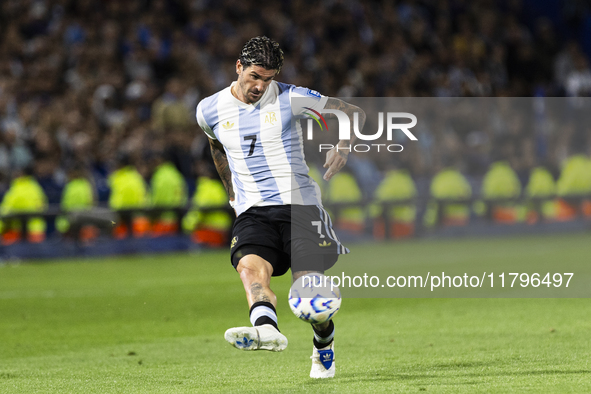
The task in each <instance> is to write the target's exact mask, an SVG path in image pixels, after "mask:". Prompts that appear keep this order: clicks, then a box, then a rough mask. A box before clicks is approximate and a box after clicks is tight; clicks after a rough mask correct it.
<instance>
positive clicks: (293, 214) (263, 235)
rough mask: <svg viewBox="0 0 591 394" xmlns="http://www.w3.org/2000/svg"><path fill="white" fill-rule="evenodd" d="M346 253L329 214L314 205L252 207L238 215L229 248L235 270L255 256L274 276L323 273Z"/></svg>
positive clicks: (347, 251)
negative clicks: (271, 267) (266, 262)
mask: <svg viewBox="0 0 591 394" xmlns="http://www.w3.org/2000/svg"><path fill="white" fill-rule="evenodd" d="M345 253H349V249H347V248H346V247H345V246H343V245H342V244H341V242H340V240H339V239H338V237H337V236H336V234H335V232H334V230H333V229H332V223H331V220H330V217H329V215H328V213H327V212H326V211H325V210H324V209H323V208H321V207H319V206H316V205H273V206H267V207H251V208H249V209H248V210H247V211H246V212H243V213H242V214H240V216H238V218H237V219H236V221H235V222H234V227H233V228H232V244H231V245H230V255H231V261H232V265H233V266H234V268H236V267H237V266H238V262H239V261H240V259H241V258H242V257H243V256H246V255H248V254H255V255H257V256H260V257H262V258H263V259H265V260H267V261H268V262H269V263H271V265H272V266H273V276H280V275H283V274H285V273H286V272H287V271H288V270H289V269H290V268H291V269H292V271H293V272H297V271H318V272H324V271H325V270H327V269H329V268H330V267H332V266H333V265H334V264H335V263H336V261H337V259H338V256H339V254H345Z"/></svg>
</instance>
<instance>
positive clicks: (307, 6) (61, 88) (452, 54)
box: [0, 0, 591, 204]
mask: <svg viewBox="0 0 591 394" xmlns="http://www.w3.org/2000/svg"><path fill="white" fill-rule="evenodd" d="M526 13H527V10H526V9H525V8H524V6H523V4H522V3H521V2H520V1H519V0H506V1H500V2H499V1H493V0H480V1H470V0H439V1H435V0H434V1H426V0H425V1H421V0H406V1H370V2H364V1H359V0H334V1H323V2H313V1H295V0H292V1H289V0H286V1H277V2H269V3H268V4H264V5H262V4H261V3H260V2H259V1H255V0H223V1H213V0H126V1H120V0H4V1H2V2H0V194H3V193H5V192H6V190H7V189H8V187H9V185H10V181H11V180H12V179H14V178H15V177H17V176H18V175H21V174H23V173H30V174H33V175H34V177H35V178H36V179H37V181H38V182H39V184H40V185H41V187H42V188H43V191H44V192H45V194H46V196H47V199H48V202H49V203H50V204H51V203H59V202H60V198H61V193H62V190H63V188H64V186H65V184H66V183H67V181H68V174H69V172H71V171H73V170H74V169H75V170H76V171H77V172H80V170H82V171H83V172H84V173H85V174H86V177H87V178H88V179H89V180H90V181H91V183H92V185H93V188H94V190H95V192H96V198H97V199H98V201H107V200H108V198H109V192H110V191H109V184H108V181H107V180H108V177H109V174H111V173H113V171H115V170H116V169H117V168H119V167H120V164H121V162H122V160H124V161H125V162H126V163H130V164H131V165H133V166H134V167H135V168H136V169H137V171H138V172H139V174H141V176H142V177H143V178H144V179H145V180H146V181H149V180H150V178H151V176H152V173H153V172H154V170H155V168H156V166H157V165H159V164H160V163H161V159H162V158H163V157H166V159H167V160H168V161H169V162H171V163H172V164H174V166H175V167H176V168H177V169H178V171H179V172H180V173H181V175H182V176H183V177H184V179H185V181H186V183H187V185H188V190H189V193H192V191H193V190H194V189H195V184H196V181H195V179H196V177H197V176H199V175H203V174H210V175H211V174H212V172H215V169H214V168H213V167H212V163H211V160H210V158H209V157H208V154H209V152H208V145H207V141H206V137H205V135H204V134H203V133H201V132H200V131H199V130H198V127H197V126H196V123H195V119H194V109H195V106H196V104H197V103H198V102H199V100H200V99H201V98H203V97H206V96H208V95H210V94H213V93H215V92H216V91H218V90H220V89H222V88H224V87H226V86H228V85H229V84H230V83H231V81H233V80H234V79H235V77H236V75H235V71H234V64H235V61H236V58H237V56H238V53H239V51H240V48H241V46H242V45H243V44H244V43H245V42H246V41H247V40H248V39H249V38H251V37H253V36H257V35H267V36H269V37H271V38H273V39H275V40H276V41H278V42H280V43H281V45H282V47H283V49H284V51H285V54H286V56H285V65H284V67H283V69H282V71H281V74H280V76H279V77H278V80H280V81H282V82H287V83H293V84H296V85H300V86H306V87H310V88H313V89H315V90H318V91H319V92H321V93H322V94H325V95H329V96H336V97H343V98H347V97H448V96H463V97H472V96H588V95H589V93H591V70H590V69H589V64H588V59H587V57H586V56H585V55H584V53H583V52H582V50H581V48H580V46H579V44H578V43H577V41H576V40H570V39H568V37H564V36H563V35H561V34H559V33H558V32H557V30H556V27H555V26H554V25H553V24H552V23H551V22H550V20H549V19H546V18H542V17H541V18H539V19H537V20H535V22H534V23H533V24H532V23H526V20H525V15H526ZM513 134H514V135H513V136H512V140H511V141H512V143H514V144H515V147H516V148H514V149H513V151H512V153H511V154H512V155H513V156H514V157H513V158H514V159H515V160H517V159H519V157H520V156H521V155H522V153H521V152H522V150H520V148H518V147H519V146H522V145H527V144H532V143H533V142H532V141H533V140H532V139H531V135H530V134H528V133H525V132H523V133H522V132H521V130H515V131H514V133H513ZM579 134H580V133H579ZM587 134H589V133H586V130H585V131H584V132H583V134H582V135H583V138H582V139H580V138H579V139H578V140H576V141H575V140H573V141H572V144H574V143H576V144H577V146H578V147H579V148H580V146H581V144H582V146H584V147H588V146H589V144H590V140H589V138H588V137H585V136H586V135H587ZM477 137H478V136H474V135H472V136H471V137H470V135H469V134H462V133H460V132H456V131H454V130H448V131H447V134H445V136H443V135H442V136H435V137H434V138H436V139H437V138H441V139H444V140H445V141H447V143H445V144H432V147H430V148H429V149H432V150H436V149H448V148H449V149H452V150H451V151H450V153H449V154H447V156H449V155H455V156H456V157H458V158H459V160H460V161H461V163H460V167H461V168H462V169H463V170H465V171H467V172H469V173H470V174H471V175H474V176H482V175H483V174H484V173H485V171H486V170H487V165H488V164H490V163H491V162H492V161H493V158H492V157H487V156H486V155H485V156H484V157H476V159H477V160H475V158H474V157H473V156H470V155H463V154H464V153H465V152H468V151H470V149H471V147H472V146H473V144H474V142H475V139H478V138H477ZM477 142H478V141H477ZM551 142H552V140H551V139H550V140H548V145H549V146H550V148H548V149H546V150H544V151H536V152H534V155H537V156H540V155H541V156H543V157H536V158H535V159H536V160H537V159H540V160H542V161H544V162H547V164H548V166H549V167H550V168H551V171H553V172H554V173H555V174H556V175H557V173H558V169H559V166H560V160H562V159H564V158H565V156H566V155H568V154H569V153H568V150H569V149H571V148H572V146H570V145H569V146H566V147H562V148H561V149H566V150H567V152H566V153H563V154H556V152H554V151H553V150H552V147H553V145H552V144H551ZM496 143H497V140H494V139H491V140H488V141H486V144H488V145H489V146H488V147H486V149H483V151H484V152H494V151H495V150H497V149H495V148H497V146H495V145H494V144H496ZM572 144H571V145H572ZM498 148H501V147H500V146H498ZM436 153H437V152H433V151H428V150H427V151H420V152H419V151H417V152H416V154H417V155H418V154H423V155H429V154H431V155H433V156H434V157H441V159H436V160H432V161H426V162H425V161H424V160H423V161H420V160H418V161H417V160H410V161H409V163H407V167H408V168H409V169H410V171H411V173H412V174H413V176H417V177H426V178H430V177H432V176H433V175H434V174H435V173H436V172H437V171H438V170H439V169H441V166H442V165H443V164H444V161H445V156H446V154H445V152H443V154H441V152H440V154H436ZM587 153H588V152H587ZM477 156H478V155H477ZM536 160H531V163H530V164H526V167H527V166H528V165H529V166H531V167H533V166H534V165H535V164H536V163H535V162H536ZM353 161H354V160H353ZM474 161H477V162H478V163H477V164H478V165H475V164H474ZM527 169H528V168H525V169H524V171H526V170H527Z"/></svg>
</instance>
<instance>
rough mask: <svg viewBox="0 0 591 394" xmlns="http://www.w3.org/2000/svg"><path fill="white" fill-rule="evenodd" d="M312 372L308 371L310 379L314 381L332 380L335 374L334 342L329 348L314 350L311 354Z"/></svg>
mask: <svg viewBox="0 0 591 394" xmlns="http://www.w3.org/2000/svg"><path fill="white" fill-rule="evenodd" d="M310 358H311V359H312V370H311V371H310V377H311V378H314V379H324V378H334V374H335V370H336V368H335V361H334V341H332V342H331V344H330V346H327V347H324V348H322V349H316V346H314V350H313V353H312V357H310Z"/></svg>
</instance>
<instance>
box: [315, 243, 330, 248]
mask: <svg viewBox="0 0 591 394" xmlns="http://www.w3.org/2000/svg"><path fill="white" fill-rule="evenodd" d="M330 245H332V242H329V243H326V241H324V242H322V243H321V244H318V246H320V247H321V248H326V247H327V246H330Z"/></svg>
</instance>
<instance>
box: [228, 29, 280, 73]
mask: <svg viewBox="0 0 591 394" xmlns="http://www.w3.org/2000/svg"><path fill="white" fill-rule="evenodd" d="M238 58H239V59H240V63H241V64H242V66H243V67H244V68H247V67H249V66H252V65H255V66H261V67H263V68H265V69H267V70H277V73H279V71H280V70H281V67H282V66H283V51H282V50H281V48H280V47H279V44H278V43H277V42H275V41H273V40H272V39H270V38H269V37H265V36H261V37H254V38H251V39H250V40H248V42H247V43H246V44H244V46H243V47H242V52H240V56H239V57H238Z"/></svg>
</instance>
